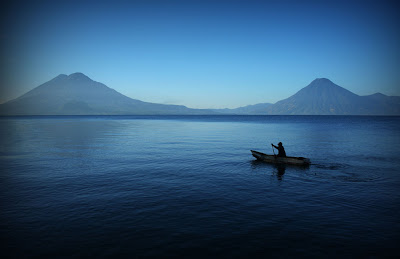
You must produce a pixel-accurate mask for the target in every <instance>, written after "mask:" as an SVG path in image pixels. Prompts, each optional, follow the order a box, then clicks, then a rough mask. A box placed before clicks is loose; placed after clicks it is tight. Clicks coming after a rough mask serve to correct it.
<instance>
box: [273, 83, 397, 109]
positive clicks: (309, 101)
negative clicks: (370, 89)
mask: <svg viewBox="0 0 400 259" xmlns="http://www.w3.org/2000/svg"><path fill="white" fill-rule="evenodd" d="M266 114H276V115H400V97H399V96H386V95H383V94H381V93H377V94H373V95H369V96H359V95H356V94H354V93H352V92H350V91H349V90H346V89H344V88H343V87H340V86H338V85H336V84H334V83H333V82H331V81H330V80H329V79H326V78H317V79H315V80H314V81H312V82H311V83H310V84H309V85H308V86H306V87H304V88H303V89H301V90H300V91H298V92H297V93H296V94H294V95H292V96H290V97H289V98H287V99H284V100H281V101H279V102H277V103H275V104H274V105H272V106H271V107H269V108H268V109H267V110H266Z"/></svg>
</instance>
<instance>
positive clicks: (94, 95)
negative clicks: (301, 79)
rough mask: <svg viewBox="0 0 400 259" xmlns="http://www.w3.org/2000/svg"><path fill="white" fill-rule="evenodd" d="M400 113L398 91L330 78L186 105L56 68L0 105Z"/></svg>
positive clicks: (66, 110) (2, 110) (13, 111)
mask: <svg viewBox="0 0 400 259" xmlns="http://www.w3.org/2000/svg"><path fill="white" fill-rule="evenodd" d="M210 114H238V115H400V97H399V96H386V95H383V94H381V93H376V94H373V95H368V96H359V95H356V94H354V93H352V92H350V91H348V90H346V89H344V88H343V87H340V86H338V85H336V84H334V83H333V82H331V81H330V80H329V79H326V78H317V79H315V80H314V81H312V82H311V83H310V84H309V85H308V86H306V87H304V88H303V89H301V90H300V91H298V92H297V93H296V94H294V95H292V96H291V97H289V98H287V99H284V100H281V101H279V102H277V103H275V104H270V103H260V104H255V105H248V106H245V107H239V108H236V109H216V110H211V109H210V110H207V109H190V108H187V107H185V106H182V105H165V104H157V103H149V102H143V101H140V100H135V99H131V98H129V97H127V96H125V95H123V94H121V93H118V92H117V91H115V90H113V89H111V88H109V87H107V86H106V85H104V84H102V83H99V82H95V81H93V80H92V79H90V78H89V77H87V76H85V75H84V74H82V73H74V74H71V75H64V74H61V75H59V76H57V77H55V78H54V79H52V80H50V81H48V82H46V83H44V84H42V85H40V86H38V87H36V88H34V89H33V90H31V91H29V92H27V93H26V94H24V95H22V96H20V97H18V98H16V99H14V100H11V101H9V102H6V103H4V104H1V105H0V115H210Z"/></svg>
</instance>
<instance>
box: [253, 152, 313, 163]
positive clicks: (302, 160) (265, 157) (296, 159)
mask: <svg viewBox="0 0 400 259" xmlns="http://www.w3.org/2000/svg"><path fill="white" fill-rule="evenodd" d="M250 151H251V154H252V155H253V156H254V157H255V158H257V160H260V161H264V162H267V163H274V164H289V165H309V164H311V161H310V159H308V158H305V157H291V156H287V157H278V156H276V155H267V154H264V153H261V152H258V151H254V150H250Z"/></svg>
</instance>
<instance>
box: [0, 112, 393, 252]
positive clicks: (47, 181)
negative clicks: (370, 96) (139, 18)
mask: <svg viewBox="0 0 400 259" xmlns="http://www.w3.org/2000/svg"><path fill="white" fill-rule="evenodd" d="M0 125H1V127H0V133H1V134H0V136H1V150H0V172H1V173H0V186H1V188H0V198H1V210H0V219H1V221H0V224H1V225H0V229H1V230H0V231H1V236H2V240H3V241H2V247H3V248H2V254H0V255H7V256H10V257H21V256H23V257H79V258H81V257H94V258H110V257H117V256H118V257H178V256H185V257H223V258H232V257H244V256H246V257H251V256H268V257H385V256H399V255H400V252H399V248H398V244H399V241H400V159H399V158H400V117H369V116H53V117H52V116H37V117H2V118H0ZM278 142H282V143H283V146H284V147H285V150H286V153H287V155H288V156H304V157H307V158H310V160H311V162H312V164H311V165H310V166H309V167H296V166H286V167H277V166H275V165H272V164H267V163H263V162H259V161H256V160H255V158H254V157H252V156H251V153H250V150H251V149H253V150H257V151H261V152H264V153H269V154H272V152H273V150H272V147H271V143H274V144H275V145H277V143H278ZM275 152H276V151H275ZM3 258H4V257H3Z"/></svg>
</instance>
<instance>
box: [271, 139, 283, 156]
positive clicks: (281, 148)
mask: <svg viewBox="0 0 400 259" xmlns="http://www.w3.org/2000/svg"><path fill="white" fill-rule="evenodd" d="M271 145H272V147H274V148H276V149H278V156H279V157H286V152H285V148H284V147H283V145H282V142H279V143H278V146H275V145H274V144H271Z"/></svg>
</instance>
